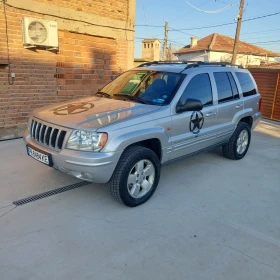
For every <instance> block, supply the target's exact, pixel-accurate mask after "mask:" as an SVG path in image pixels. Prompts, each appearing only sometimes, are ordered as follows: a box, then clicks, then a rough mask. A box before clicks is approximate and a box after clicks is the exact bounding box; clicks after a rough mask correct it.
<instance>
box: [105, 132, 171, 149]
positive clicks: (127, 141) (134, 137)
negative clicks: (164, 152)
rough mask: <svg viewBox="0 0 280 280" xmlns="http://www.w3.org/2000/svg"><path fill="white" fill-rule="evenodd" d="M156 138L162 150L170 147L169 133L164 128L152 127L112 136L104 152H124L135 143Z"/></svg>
mask: <svg viewBox="0 0 280 280" xmlns="http://www.w3.org/2000/svg"><path fill="white" fill-rule="evenodd" d="M154 138H155V139H158V140H159V141H160V143H161V147H162V149H164V148H165V147H167V146H168V139H169V136H168V132H167V131H166V130H165V129H164V128H163V127H151V128H143V129H140V130H135V131H131V132H126V133H123V134H118V135H116V136H112V138H111V139H110V141H109V143H108V144H107V145H106V148H105V149H104V151H106V152H108V151H123V150H124V149H125V148H127V147H128V146H130V145H132V144H134V143H137V142H140V141H144V140H148V139H154Z"/></svg>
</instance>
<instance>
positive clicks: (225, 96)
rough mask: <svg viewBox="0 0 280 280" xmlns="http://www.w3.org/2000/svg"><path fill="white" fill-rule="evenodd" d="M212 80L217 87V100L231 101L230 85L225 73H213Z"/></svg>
mask: <svg viewBox="0 0 280 280" xmlns="http://www.w3.org/2000/svg"><path fill="white" fill-rule="evenodd" d="M214 78H215V81H216V85H217V91H218V100H219V102H224V101H228V100H232V99H233V95H232V89H231V84H230V81H229V78H228V75H227V73H226V72H217V73H214Z"/></svg>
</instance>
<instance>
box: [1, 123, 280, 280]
mask: <svg viewBox="0 0 280 280" xmlns="http://www.w3.org/2000/svg"><path fill="white" fill-rule="evenodd" d="M0 156H1V168H0V176H1V183H0V279H1V280H11V279H16V280H19V279H32V280H33V279H34V280H35V279H98V280H102V279H104V280H109V279H111V280H113V279H114V280H118V279H122V280H124V279H134V280H135V279H139V280H140V279H196V280H198V279H215V280H219V279H220V280H224V279H228V280H230V279H238V280H242V279H244V280H249V279H252V280H257V279H262V280H263V279H275V280H276V279H280V215H279V213H280V204H279V201H280V183H279V182H280V124H279V123H277V122H273V121H266V120H262V121H261V123H260V124H259V125H258V127H257V128H256V130H255V131H254V132H253V133H252V140H251V146H250V148H249V151H248V153H247V155H246V156H245V158H244V159H242V160H240V161H232V160H228V159H226V158H224V157H223V156H222V152H221V149H215V150H213V151H211V152H207V153H201V154H198V155H196V156H194V157H190V158H186V159H183V160H178V161H176V162H173V163H170V164H166V165H164V166H163V167H162V174H161V179H160V183H159V186H158V188H157V190H156V192H155V194H154V195H153V197H152V198H151V199H150V200H149V201H148V202H147V203H145V204H143V205H141V206H139V207H136V208H128V207H125V206H123V205H121V204H118V203H117V202H115V201H114V200H113V199H112V198H111V196H110V194H109V192H108V190H107V188H106V185H101V184H100V185H99V184H88V185H85V186H82V187H79V188H76V189H73V190H70V191H66V192H63V193H60V194H56V195H53V196H50V197H46V198H43V199H40V200H36V201H34V202H30V203H27V204H25V205H23V206H17V207H16V206H15V205H14V204H13V201H15V200H19V199H22V198H26V197H29V196H32V195H36V194H40V193H43V192H46V191H50V190H53V189H56V188H60V187H64V186H68V185H70V184H73V183H76V182H78V180H77V179H75V178H72V177H69V176H68V175H65V174H63V173H61V172H59V171H56V170H54V169H52V168H49V167H47V166H45V165H43V164H41V163H39V162H37V161H35V160H34V159H31V158H30V157H28V156H27V155H26V148H25V146H24V143H23V140H22V139H17V140H11V141H4V142H0Z"/></svg>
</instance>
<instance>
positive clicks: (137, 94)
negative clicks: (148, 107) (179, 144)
mask: <svg viewBox="0 0 280 280" xmlns="http://www.w3.org/2000/svg"><path fill="white" fill-rule="evenodd" d="M184 78H185V75H184V74H179V73H169V72H156V71H143V70H138V71H136V70H131V71H127V72H125V73H123V74H121V75H120V76H118V77H117V78H116V79H115V80H113V81H111V82H110V83H109V84H107V85H106V86H105V87H103V88H102V89H101V90H100V92H99V93H97V94H100V95H101V96H103V97H107V98H114V99H122V100H133V101H136V102H137V101H138V102H142V103H143V102H144V103H147V104H163V105H164V104H169V103H170V101H171V100H172V98H173V97H174V95H175V93H176V91H177V90H178V88H179V86H180V85H181V83H182V81H183V80H184ZM139 98H140V99H141V100H142V101H141V100H139Z"/></svg>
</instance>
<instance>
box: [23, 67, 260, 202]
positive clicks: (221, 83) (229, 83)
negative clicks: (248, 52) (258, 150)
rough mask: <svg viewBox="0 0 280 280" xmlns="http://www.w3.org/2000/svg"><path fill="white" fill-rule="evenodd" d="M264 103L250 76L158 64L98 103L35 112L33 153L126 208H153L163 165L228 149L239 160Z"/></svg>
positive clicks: (117, 84)
mask: <svg viewBox="0 0 280 280" xmlns="http://www.w3.org/2000/svg"><path fill="white" fill-rule="evenodd" d="M260 104H261V96H260V94H259V93H258V90H257V85H256V83H255V81H254V79H253V78H252V76H251V74H250V73H249V72H248V70H246V69H241V68H239V67H237V66H234V65H228V64H221V63H220V64H219V63H202V62H190V63H184V62H183V63H179V62H178V63H160V62H152V63H147V64H144V65H140V66H139V67H137V68H134V69H132V70H129V71H127V72H125V73H123V74H121V75H120V76H118V77H117V78H116V79H114V80H113V81H111V82H110V83H109V84H107V85H106V86H105V87H104V88H102V89H101V90H100V91H98V92H97V93H96V94H95V95H93V96H89V97H85V98H81V99H77V100H73V101H68V102H65V103H61V104H56V105H50V106H47V107H44V108H40V109H36V110H35V111H34V112H33V113H32V116H31V117H30V119H29V124H28V128H27V130H26V131H25V134H24V140H25V143H26V147H27V153H28V155H29V156H31V157H33V158H34V159H36V160H38V161H40V162H42V163H44V164H46V165H48V166H52V167H54V168H56V169H58V170H60V171H63V172H65V173H67V174H69V175H72V176H74V177H77V178H79V179H82V180H87V181H91V182H96V183H107V182H108V186H109V190H110V192H111V194H112V196H113V197H114V198H115V199H116V200H117V201H120V202H122V203H124V204H125V205H127V206H130V207H133V206H137V205H140V204H142V203H144V202H146V201H147V200H148V199H149V198H150V197H151V196H152V195H153V193H154V191H155V190H156V188H157V185H158V183H159V179H160V169H161V165H162V164H164V163H166V162H169V161H172V160H174V159H178V158H181V157H184V156H188V155H192V154H195V153H197V152H200V151H204V150H207V149H212V148H214V147H217V146H221V147H222V149H223V153H224V155H225V157H227V158H230V159H234V160H239V159H241V158H243V157H244V156H245V154H246V153H247V151H248V148H249V145H250V140H251V130H252V129H253V128H254V127H255V126H256V125H257V124H258V122H259V120H260V117H261V113H260Z"/></svg>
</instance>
